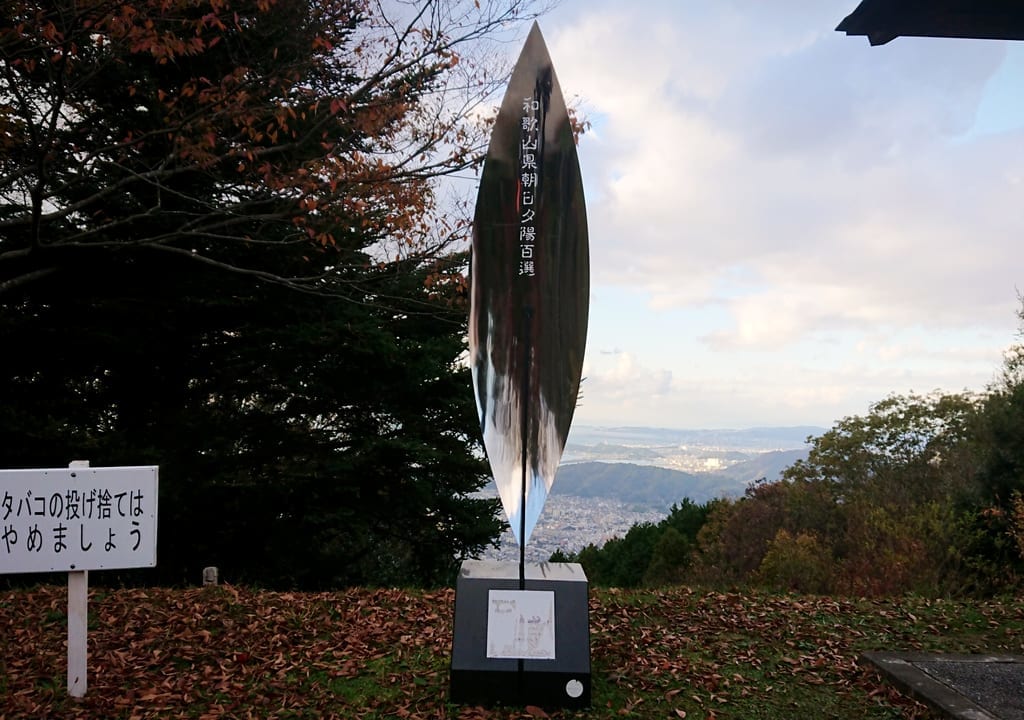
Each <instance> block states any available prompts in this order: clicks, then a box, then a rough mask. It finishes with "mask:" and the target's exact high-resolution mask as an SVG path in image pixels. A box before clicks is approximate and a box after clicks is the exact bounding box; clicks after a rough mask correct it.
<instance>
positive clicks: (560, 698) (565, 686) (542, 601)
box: [451, 560, 590, 708]
mask: <svg viewBox="0 0 1024 720" xmlns="http://www.w3.org/2000/svg"><path fill="white" fill-rule="evenodd" d="M451 700H452V702H454V703H462V704H467V705H495V704H503V705H537V706H540V707H551V708H587V707H590V622H589V614H588V606H587V576H586V575H585V574H584V572H583V568H582V567H581V566H580V565H579V564H578V563H540V564H530V565H527V566H526V568H525V590H524V591H521V590H520V584H519V564H518V563H506V562H496V561H487V560H467V561H465V562H464V563H463V564H462V570H461V571H460V572H459V579H458V582H457V584H456V587H455V628H454V635H453V639H452V665H451Z"/></svg>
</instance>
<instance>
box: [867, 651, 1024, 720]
mask: <svg viewBox="0 0 1024 720" xmlns="http://www.w3.org/2000/svg"><path fill="white" fill-rule="evenodd" d="M862 657H863V659H864V660H866V661H867V662H869V663H871V664H872V665H874V666H875V667H877V668H878V669H879V670H881V671H882V673H883V674H884V675H885V676H886V677H887V678H889V680H891V681H892V682H893V684H895V685H896V686H897V687H899V688H901V689H902V690H904V691H905V692H907V693H909V694H911V695H912V696H914V697H915V698H916V699H918V700H920V701H921V702H924V703H926V704H928V705H930V706H932V707H933V708H935V709H936V710H937V711H939V712H940V713H943V714H944V715H946V717H949V718H954V720H1024V656H1022V655H947V654H940V653H893V652H872V653H864V655H863V656H862Z"/></svg>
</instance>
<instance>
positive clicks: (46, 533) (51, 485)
mask: <svg viewBox="0 0 1024 720" xmlns="http://www.w3.org/2000/svg"><path fill="white" fill-rule="evenodd" d="M157 471H158V469H157V467H156V466H155V465H146V466H139V467H106V468H104V467H97V468H91V467H89V462H88V461H87V460H76V461H75V462H73V463H71V464H70V466H69V467H67V468H66V469H65V468H50V469H42V470H0V573H34V572H67V573H68V694H69V695H71V696H72V697H82V696H84V695H85V691H86V688H87V687H88V671H87V657H88V654H87V645H88V642H87V627H88V596H89V571H90V570H115V569H118V570H120V569H127V568H138V567H154V566H155V565H156V519H157V499H158V480H157Z"/></svg>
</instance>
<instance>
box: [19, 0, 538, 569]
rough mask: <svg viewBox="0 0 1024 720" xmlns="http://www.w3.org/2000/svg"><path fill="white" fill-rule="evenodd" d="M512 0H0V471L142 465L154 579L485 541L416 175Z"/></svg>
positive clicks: (427, 199) (427, 203)
mask: <svg viewBox="0 0 1024 720" xmlns="http://www.w3.org/2000/svg"><path fill="white" fill-rule="evenodd" d="M527 5H528V2H527V0H505V2H503V3H482V4H479V6H478V4H477V3H475V2H470V1H466V2H457V1H452V0H420V1H419V2H415V3H411V2H399V1H397V0H396V1H395V2H370V1H368V0H134V1H130V2H126V1H118V0H56V1H55V2H40V1H37V0H11V1H10V2H5V3H3V4H2V7H3V8H4V12H5V15H6V17H5V18H4V21H3V23H2V25H0V348H3V350H0V434H2V435H3V436H4V438H5V442H4V443H3V444H2V448H0V467H28V466H35V467H42V466H52V465H54V464H63V463H66V462H67V461H68V460H70V459H75V458H88V459H89V460H90V461H91V462H92V463H93V464H94V465H117V464H147V463H156V464H159V465H160V466H161V499H160V503H161V504H160V512H161V520H160V523H159V527H160V534H161V535H160V540H159V544H160V548H161V556H160V559H159V562H158V567H157V569H156V570H155V571H153V572H151V573H149V574H148V575H147V577H148V578H149V579H152V580H156V581H160V582H174V583H179V582H195V581H196V578H197V577H198V572H199V569H200V568H201V567H202V566H203V565H205V564H217V565H220V566H221V568H222V573H223V574H224V575H225V577H227V578H228V579H229V580H234V581H239V580H243V581H245V580H247V581H257V582H260V583H263V584H266V585H278V586H286V585H298V586H303V587H317V586H336V585H341V584H348V583H376V584H380V583H407V582H423V583H436V582H440V581H443V580H444V578H445V577H446V576H447V575H446V574H447V573H450V572H451V571H452V569H453V567H454V565H453V563H454V562H455V561H456V560H457V559H458V558H460V557H465V556H467V555H469V554H472V553H474V552H477V551H479V550H480V549H481V548H482V547H484V546H485V545H486V544H487V543H489V542H491V541H493V540H494V539H495V538H496V537H497V534H498V532H499V530H500V524H499V523H498V521H497V520H495V517H494V511H495V504H494V503H493V502H492V501H488V500H482V499H480V498H476V497H473V496H472V493H473V492H474V491H475V490H476V489H478V488H479V487H480V486H481V485H482V484H483V483H484V482H485V480H486V477H485V474H484V473H485V469H484V465H483V464H482V463H481V461H480V457H481V456H480V450H479V446H478V437H477V434H476V430H475V425H476V417H475V413H474V410H473V406H472V405H473V401H472V399H471V398H472V394H471V391H470V389H469V386H470V383H469V380H468V377H466V371H465V369H464V368H463V367H462V366H461V364H460V363H459V357H460V354H461V353H462V352H463V351H464V333H465V317H464V314H465V313H464V309H463V308H462V307H461V306H460V304H459V297H460V295H459V293H460V287H461V272H460V270H461V267H462V265H463V264H464V262H465V257H464V256H460V255H458V254H453V253H452V250H453V249H456V248H455V246H454V245H453V243H454V242H456V241H457V240H458V239H459V238H460V236H461V228H462V227H463V226H462V225H461V224H460V223H461V220H460V219H459V218H458V216H457V215H452V214H449V213H448V212H447V210H448V209H449V208H446V207H442V204H441V202H440V199H439V197H438V193H439V190H438V181H439V180H440V179H442V178H444V177H445V176H447V175H450V174H452V173H456V172H459V171H460V170H464V169H466V168H469V167H471V166H472V165H473V163H474V162H476V161H477V159H478V157H479V156H480V154H481V153H482V150H483V149H484V141H485V132H484V129H485V128H482V127H481V125H480V124H479V123H478V122H477V121H476V120H475V119H474V118H475V117H476V116H477V115H478V113H476V112H475V111H474V108H476V107H477V106H478V105H479V104H480V102H481V101H482V100H483V99H484V98H486V97H488V95H489V93H490V92H491V91H492V90H493V89H494V84H501V83H502V81H503V76H502V75H501V74H500V73H498V74H493V73H491V70H490V69H489V68H488V66H487V64H486V63H487V62H488V59H487V49H488V48H487V44H486V43H487V41H488V38H490V37H492V36H493V35H494V34H495V33H499V32H502V31H503V28H504V27H505V24H506V23H509V22H512V21H514V20H517V19H520V18H523V19H526V18H527V16H528V14H529V8H528V7H527ZM12 348H17V351H16V352H11V350H10V349H12Z"/></svg>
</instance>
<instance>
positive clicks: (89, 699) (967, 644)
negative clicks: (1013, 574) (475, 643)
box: [0, 586, 1024, 720]
mask: <svg viewBox="0 0 1024 720" xmlns="http://www.w3.org/2000/svg"><path fill="white" fill-rule="evenodd" d="M453 601H454V593H453V592H451V591H440V592H418V591H402V590H348V591H341V592H336V593H315V594H312V593H310V594H306V593H274V592H267V591H258V590H252V589H246V588H234V587H227V586H225V587H221V588H216V589H209V588H208V589H205V590H198V589H196V590H169V589H146V590H111V591H104V593H103V595H102V596H99V595H96V596H93V597H92V598H91V599H90V610H91V611H92V612H93V613H95V616H96V623H95V627H94V629H92V630H91V631H90V636H89V643H90V677H89V692H88V695H87V696H86V698H84V699H82V700H75V699H72V698H69V697H68V696H67V694H66V691H65V689H64V682H63V672H64V668H65V665H64V663H65V655H64V647H63V642H64V635H63V633H64V632H65V629H64V626H63V624H62V623H60V622H57V621H56V617H55V615H56V614H58V613H60V612H61V611H62V608H63V603H64V588H62V587H38V588H34V589H30V590H24V591H14V592H6V593H3V594H2V595H0V638H2V640H0V643H2V644H0V651H2V657H0V719H3V720H6V719H7V718H21V717H82V718H86V717H104V718H108V717H109V718H125V719H127V718H158V717H159V718H172V717H182V718H203V719H206V718H215V717H246V716H252V717H268V718H269V717H274V718H314V717H338V718H346V719H348V718H367V719H378V718H380V719H383V718H464V719H465V720H470V719H472V718H496V719H510V718H528V717H545V716H550V717H552V718H573V717H578V718H591V719H594V720H604V719H608V720H610V719H611V718H616V719H618V718H680V717H685V718H688V719H692V718H699V719H702V720H703V719H710V718H715V719H716V720H726V719H727V718H735V719H737V720H752V719H757V718H765V719H776V718H777V719H783V718H785V719H787V720H788V719H789V718H841V719H842V718H850V719H851V720H852V719H853V718H857V719H858V720H860V719H862V718H869V719H870V718H878V719H881V718H932V717H934V716H933V715H931V714H930V712H929V711H928V710H927V709H926V708H924V707H923V706H921V705H918V704H916V703H914V702H913V701H911V700H909V699H908V698H906V697H904V696H903V695H901V694H900V693H899V692H898V691H896V690H895V689H894V688H892V687H890V686H889V685H887V684H886V683H885V682H884V681H883V680H882V679H881V678H880V677H879V676H878V675H877V674H876V673H875V671H874V670H873V669H872V668H870V667H869V666H866V665H864V664H863V663H861V661H860V660H859V657H860V654H861V653H862V652H864V651H868V650H897V651H912V650H924V651H939V652H951V653H976V652H1000V653H1013V654H1024V599H1021V598H1005V599H1002V600H993V601H985V602H979V601H958V600H933V599H927V598H916V597H906V598H898V599H891V600H862V599H840V598H828V597H805V596H785V595H770V594H763V593H735V592H733V593H721V592H712V591H699V590H693V589H687V588H677V589H671V590H665V591H651V590H642V591H623V590H595V591H593V592H592V596H591V609H590V625H591V662H592V680H593V692H592V701H593V706H592V708H591V709H590V710H588V711H585V712H575V713H574V712H568V711H558V710H552V709H548V710H546V711H541V710H539V709H536V708H494V709H487V708H478V707H462V706H457V705H452V704H451V703H450V702H449V701H448V661H449V657H450V652H451V626H452V612H453ZM542 713H543V714H542Z"/></svg>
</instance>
